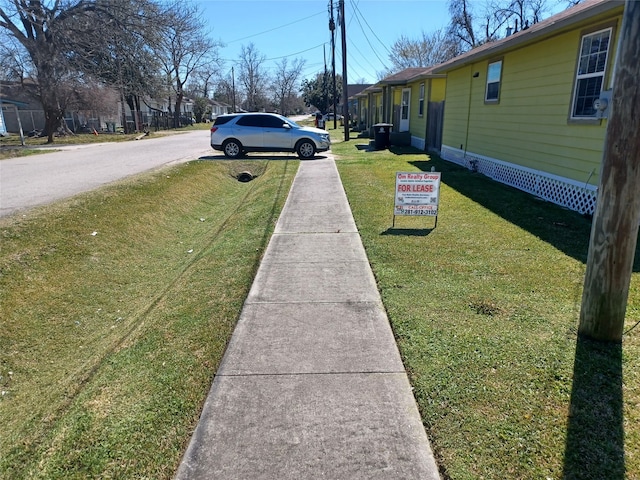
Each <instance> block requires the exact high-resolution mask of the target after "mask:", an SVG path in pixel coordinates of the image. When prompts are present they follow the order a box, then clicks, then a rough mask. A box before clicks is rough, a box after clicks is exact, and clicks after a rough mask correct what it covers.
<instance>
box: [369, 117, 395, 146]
mask: <svg viewBox="0 0 640 480" xmlns="http://www.w3.org/2000/svg"><path fill="white" fill-rule="evenodd" d="M391 127H393V124H391V123H376V124H375V125H374V126H373V135H374V144H375V146H376V150H382V149H385V148H389V146H390V145H391V142H389V135H390V134H391Z"/></svg>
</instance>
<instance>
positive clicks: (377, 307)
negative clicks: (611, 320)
mask: <svg viewBox="0 0 640 480" xmlns="http://www.w3.org/2000/svg"><path fill="white" fill-rule="evenodd" d="M176 478H177V479H179V480H184V479H205V478H206V479H225V480H226V479H238V480H247V479H252V480H255V479H269V480H274V479H276V480H285V479H291V480H294V479H295V480H301V479H316V478H324V479H344V480H354V479H433V480H435V479H439V475H438V469H437V467H436V464H435V461H434V459H433V455H432V452H431V449H430V446H429V442H428V440H427V436H426V434H425V431H424V429H423V426H422V423H421V420H420V416H419V413H418V409H417V407H416V403H415V400H414V398H413V395H412V393H411V387H410V385H409V382H408V379H407V375H406V373H405V370H404V367H403V365H402V362H401V360H400V356H399V353H398V349H397V347H396V344H395V341H394V338H393V334H392V332H391V328H390V326H389V322H388V320H387V317H386V314H385V312H384V309H383V306H382V303H381V300H380V296H379V294H378V290H377V288H376V283H375V280H374V277H373V274H372V272H371V269H370V267H369V263H368V261H367V257H366V254H365V251H364V248H363V246H362V243H361V241H360V236H359V234H358V230H357V228H356V225H355V223H354V221H353V217H352V215H351V210H350V208H349V204H348V202H347V198H346V196H345V193H344V190H343V188H342V184H341V182H340V177H339V175H338V171H337V169H336V166H335V162H334V159H333V156H332V155H331V154H328V155H326V157H323V158H317V159H315V160H309V161H303V162H301V164H300V169H299V171H298V173H297V176H296V178H295V180H294V182H293V186H292V189H291V191H290V193H289V197H288V199H287V202H286V204H285V207H284V209H283V211H282V214H281V216H280V218H279V220H278V223H277V225H276V229H275V232H274V235H273V236H272V238H271V241H270V243H269V246H268V247H267V250H266V252H265V256H264V259H263V261H262V263H261V265H260V268H259V270H258V273H257V275H256V278H255V281H254V283H253V286H252V287H251V291H250V292H249V296H248V297H247V300H246V302H245V305H244V309H243V311H242V314H241V317H240V320H239V322H238V325H237V327H236V329H235V331H234V334H233V337H232V339H231V342H230V344H229V346H228V348H227V351H226V353H225V356H224V358H223V361H222V364H221V366H220V369H219V371H218V372H217V374H216V377H215V380H214V382H213V385H212V387H211V391H210V393H209V396H208V398H207V400H206V403H205V406H204V410H203V412H202V416H201V418H200V422H199V424H198V426H197V428H196V431H195V433H194V435H193V438H192V439H191V443H190V445H189V447H188V449H187V452H186V453H185V456H184V458H183V460H182V463H181V465H180V468H179V469H178V473H177V476H176Z"/></svg>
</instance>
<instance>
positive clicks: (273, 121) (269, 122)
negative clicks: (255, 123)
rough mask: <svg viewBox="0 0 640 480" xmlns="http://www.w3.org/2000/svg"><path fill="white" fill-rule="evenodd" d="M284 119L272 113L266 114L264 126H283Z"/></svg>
mask: <svg viewBox="0 0 640 480" xmlns="http://www.w3.org/2000/svg"><path fill="white" fill-rule="evenodd" d="M283 124H284V120H282V119H281V118H278V117H273V116H271V115H264V126H265V127H268V128H282V125H283Z"/></svg>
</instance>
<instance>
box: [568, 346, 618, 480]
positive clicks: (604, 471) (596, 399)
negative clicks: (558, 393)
mask: <svg viewBox="0 0 640 480" xmlns="http://www.w3.org/2000/svg"><path fill="white" fill-rule="evenodd" d="M624 474H625V464H624V426H623V410H622V345H621V344H619V343H603V342H596V341H592V340H589V339H586V338H580V337H578V341H577V344H576V355H575V361H574V367H573V387H572V389H571V403H570V409H569V419H568V424H567V441H566V445H565V455H564V467H563V475H562V478H563V479H564V480H574V479H594V480H595V479H605V478H606V479H608V480H622V479H623V478H624V477H625V475H624Z"/></svg>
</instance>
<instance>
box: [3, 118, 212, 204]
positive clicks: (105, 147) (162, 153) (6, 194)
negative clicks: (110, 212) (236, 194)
mask: <svg viewBox="0 0 640 480" xmlns="http://www.w3.org/2000/svg"><path fill="white" fill-rule="evenodd" d="M54 148H59V149H61V151H57V152H51V153H46V154H39V155H32V156H29V157H20V158H14V159H7V160H2V161H0V216H6V215H10V214H12V213H16V212H19V211H24V210H27V209H29V208H32V207H35V206H39V205H45V204H48V203H51V202H53V201H55V200H60V199H63V198H67V197H71V196H73V195H76V194H78V193H82V192H87V191H89V190H93V189H95V188H97V187H100V186H102V185H105V184H108V183H111V182H114V181H116V180H120V179H122V178H125V177H128V176H130V175H135V174H137V173H141V172H144V171H147V170H153V169H156V168H159V167H162V166H165V165H169V164H172V163H179V162H185V161H189V160H194V159H197V158H200V157H204V156H214V155H215V156H218V154H219V153H220V152H214V151H213V150H212V149H211V146H210V145H209V132H208V131H207V130H199V131H195V132H181V133H176V134H172V135H167V136H163V137H159V138H148V139H147V138H145V139H142V140H139V141H130V142H118V143H97V144H90V145H79V146H59V147H55V146H54ZM222 158H223V157H222Z"/></svg>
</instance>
